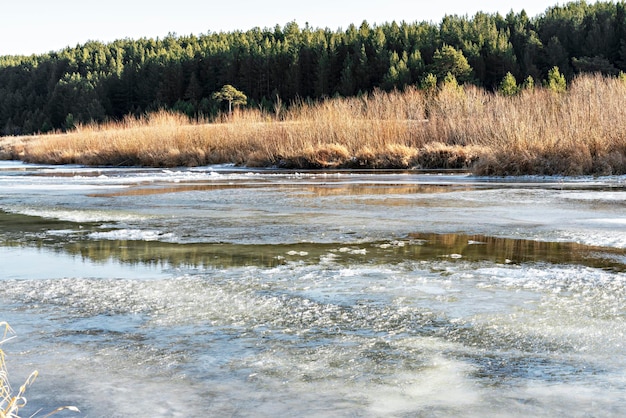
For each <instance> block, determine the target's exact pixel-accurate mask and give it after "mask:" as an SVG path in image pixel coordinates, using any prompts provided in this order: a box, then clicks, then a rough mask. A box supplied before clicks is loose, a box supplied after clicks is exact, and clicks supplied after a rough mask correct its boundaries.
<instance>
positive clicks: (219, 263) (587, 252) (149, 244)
mask: <svg viewBox="0 0 626 418" xmlns="http://www.w3.org/2000/svg"><path fill="white" fill-rule="evenodd" d="M93 231H99V232H102V231H103V229H102V228H101V226H100V225H98V224H97V223H80V224H77V223H74V222H68V221H59V220H54V219H44V218H39V217H34V216H26V215H18V214H10V213H5V212H0V245H2V246H6V247H20V246H24V247H31V248H51V249H55V250H56V251H63V252H65V253H67V254H69V255H72V256H79V257H82V258H83V259H86V260H89V261H91V262H108V261H111V260H115V261H117V262H120V263H124V264H130V265H133V264H145V265H150V266H168V267H193V268H209V267H214V268H228V267H240V266H260V267H275V266H278V265H282V264H285V263H287V262H292V261H298V262H304V263H320V261H321V260H323V259H325V258H328V257H332V260H333V262H336V263H343V264H352V263H359V264H362V263H368V264H395V263H402V262H405V261H407V260H413V261H419V260H436V259H449V260H466V261H472V262H474V261H490V262H494V263H499V264H510V263H528V262H532V263H541V262H545V263H553V264H581V265H585V266H589V267H597V268H603V269H612V270H614V271H626V250H624V249H619V248H604V247H594V246H588V245H582V244H578V243H572V242H544V241H535V240H527V239H511V238H501V237H491V236H485V235H466V234H434V233H409V234H407V235H406V237H405V238H404V239H400V240H393V241H374V242H362V243H354V244H346V243H313V242H301V243H294V244H255V245H252V244H233V243H175V242H162V241H159V240H158V237H156V239H155V240H151V241H149V240H139V239H138V240H132V239H92V238H90V233H91V232H93Z"/></svg>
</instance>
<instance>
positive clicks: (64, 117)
mask: <svg viewBox="0 0 626 418" xmlns="http://www.w3.org/2000/svg"><path fill="white" fill-rule="evenodd" d="M554 67H558V69H559V74H560V75H561V76H562V77H563V80H564V81H565V82H567V81H569V80H571V79H572V78H573V77H574V76H575V75H576V74H579V73H584V72H594V73H595V72H599V73H603V74H606V75H615V76H616V75H618V74H619V73H620V71H625V70H626V3H625V2H624V0H621V1H619V2H608V1H605V2H603V1H600V2H597V3H593V4H589V3H587V2H585V1H575V2H571V3H567V4H565V5H558V6H554V7H552V8H549V9H548V10H546V12H545V13H544V14H542V15H540V16H537V17H534V18H531V17H529V16H528V15H527V14H526V13H525V12H524V11H522V12H520V13H513V12H511V13H509V14H507V15H506V16H501V15H500V14H486V13H477V14H476V15H475V16H473V17H467V16H446V17H445V18H444V19H443V20H442V21H441V22H440V23H439V24H435V23H431V22H414V23H407V22H401V23H397V22H391V23H385V24H382V25H370V24H368V23H367V22H363V23H362V24H361V25H360V26H358V27H357V26H355V25H350V26H349V27H348V28H347V29H346V30H336V31H332V30H330V29H327V28H326V29H315V28H311V27H309V26H308V25H307V26H305V27H304V28H301V27H299V26H298V25H297V24H296V23H295V22H290V23H287V24H286V25H284V26H283V27H281V26H275V27H274V28H264V29H261V28H253V29H250V30H248V31H245V32H244V31H235V32H230V33H223V32H220V33H210V32H209V33H207V34H202V35H199V36H195V35H189V36H177V35H175V34H170V35H168V36H167V37H165V38H163V39H146V38H142V39H138V40H130V39H124V40H118V41H115V42H112V43H108V44H104V43H101V42H87V43H85V44H83V45H80V46H77V47H74V48H69V47H68V48H65V49H63V50H60V51H56V52H50V53H48V54H43V55H33V56H3V57H0V135H1V134H5V135H16V134H27V133H34V132H47V131H50V130H64V129H71V128H72V127H73V126H78V125H80V124H85V123H89V122H92V121H95V122H102V121H106V120H119V119H122V118H123V117H125V116H126V115H129V114H130V115H141V114H144V113H146V112H151V111H155V110H160V109H174V110H177V111H180V112H183V113H185V114H187V115H189V116H199V115H203V116H209V117H210V116H213V115H216V114H217V113H218V112H219V110H220V103H219V100H220V99H219V97H218V96H214V93H215V92H217V91H219V90H220V89H221V88H222V86H225V85H232V86H237V88H238V89H240V91H241V92H243V93H245V95H246V96H247V103H248V105H250V106H254V107H262V108H265V109H274V108H275V105H276V102H277V100H280V103H288V104H289V103H292V102H294V101H295V100H299V99H312V100H316V99H321V98H324V97H329V96H334V95H343V96H352V95H358V94H360V93H365V92H371V91H374V90H376V89H383V90H393V89H402V88H403V87H405V86H410V85H418V86H425V87H428V86H430V85H431V84H432V81H433V77H436V79H437V80H441V81H442V80H444V79H445V78H446V77H447V75H448V73H450V74H452V75H453V76H454V77H455V78H456V80H457V81H458V82H459V83H460V84H463V83H474V84H476V85H479V86H482V87H485V88H488V89H493V90H497V89H498V88H499V87H500V83H501V82H502V80H503V79H504V78H505V76H506V77H508V76H507V74H509V73H510V74H511V76H513V77H514V78H515V79H517V80H524V79H526V80H549V79H550V76H549V72H550V71H551V70H552V69H553V68H554ZM559 83H561V82H560V81H559ZM559 85H561V84H559ZM523 86H524V87H527V86H528V83H526V82H525V83H524V84H523Z"/></svg>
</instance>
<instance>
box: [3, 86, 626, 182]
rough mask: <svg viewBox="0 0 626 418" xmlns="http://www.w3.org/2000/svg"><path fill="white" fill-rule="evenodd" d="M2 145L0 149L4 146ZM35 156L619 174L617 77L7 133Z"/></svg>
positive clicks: (625, 89)
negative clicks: (514, 91) (550, 86)
mask: <svg viewBox="0 0 626 418" xmlns="http://www.w3.org/2000/svg"><path fill="white" fill-rule="evenodd" d="M1 144H4V145H1ZM0 155H3V156H4V157H5V158H19V159H21V160H24V161H27V162H33V163H48V164H86V165H113V166H151V167H174V166H198V165H207V164H216V163H234V164H237V165H246V166H251V167H261V166H277V167H284V168H300V169H302V168H423V169H450V168H452V169H465V170H471V171H472V172H474V173H476V174H479V175H523V174H539V175H556V174H563V175H583V174H624V173H626V83H625V82H624V81H623V80H622V79H619V78H609V77H603V76H600V75H584V76H579V77H577V78H575V79H574V80H573V81H572V82H571V83H570V86H569V89H568V91H567V92H565V93H554V92H552V91H550V90H547V89H544V88H535V89H530V90H525V91H522V92H521V93H520V94H518V95H516V96H513V97H504V96H501V95H498V94H495V93H491V92H487V91H485V90H484V89H480V88H477V87H474V86H462V87H459V86H456V85H449V86H446V85H444V86H441V87H440V88H438V89H437V90H436V91H435V92H432V91H431V92H428V91H422V90H418V89H416V88H412V87H410V88H407V89H406V90H404V91H402V92H399V91H394V92H383V91H375V92H373V93H371V94H369V95H365V96H362V97H352V98H332V99H327V100H324V101H321V102H314V103H310V102H307V101H300V102H298V103H294V104H293V105H292V106H290V107H289V108H288V109H287V110H282V111H281V112H275V113H264V112H261V111H259V110H258V109H244V110H239V111H237V112H235V113H234V114H233V115H232V116H231V117H228V116H222V117H220V118H218V119H217V120H216V121H211V122H209V121H206V120H200V121H192V120H189V119H188V118H186V117H184V116H181V115H179V114H174V113H169V112H165V111H161V112H157V113H154V114H150V115H146V116H145V117H142V118H130V117H129V118H126V119H124V120H123V121H120V122H111V123H107V124H104V125H88V126H79V127H78V128H77V129H76V130H75V131H72V132H69V133H63V134H51V135H41V136H35V137H27V138H18V139H15V138H13V139H11V140H10V141H9V139H6V138H5V139H4V141H3V142H0Z"/></svg>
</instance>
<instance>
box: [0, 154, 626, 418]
mask: <svg viewBox="0 0 626 418" xmlns="http://www.w3.org/2000/svg"><path fill="white" fill-rule="evenodd" d="M0 266H1V267H0V322H1V321H7V322H9V323H10V324H11V326H12V327H13V328H14V329H15V331H16V333H17V337H16V338H15V339H12V340H11V341H9V342H7V343H6V344H5V345H3V347H2V348H3V349H4V351H6V353H7V363H8V367H9V374H10V376H11V379H12V381H13V382H14V385H15V386H16V387H17V386H19V385H20V384H21V383H22V381H23V380H24V379H25V378H26V377H27V376H28V374H30V372H31V371H32V370H38V371H39V374H40V376H39V378H38V380H37V381H36V382H35V384H34V385H33V386H32V387H30V388H29V389H28V392H27V395H28V398H29V404H28V407H27V411H26V414H24V415H25V416H29V415H30V414H32V413H34V412H35V411H37V410H38V409H39V408H43V411H42V412H48V411H51V410H53V409H55V408H56V407H57V406H62V405H68V404H71V405H75V406H77V407H79V408H80V409H81V411H82V413H81V414H71V413H68V414H67V415H64V416H88V417H129V416H132V417H200V416H242V417H245V416H255V417H257V416H306V417H317V416H338V417H355V416H356V417H379V416H391V417H404V416H465V417H483V416H502V417H508V416H546V417H548V416H555V417H556V416H559V417H560V416H574V417H576V416H581V417H582V416H585V417H586V416H624V415H626V345H625V343H624V341H626V340H625V337H626V335H625V334H626V177H604V178H573V179H568V178H537V177H533V178H505V179H502V178H481V177H472V176H469V175H465V174H428V173H417V172H386V171H381V172H347V171H346V172H327V173H322V172H299V173H296V172H287V171H272V170H257V171H251V170H246V169H239V168H234V167H228V166H220V167H203V168H194V169H177V170H161V169H139V168H136V169H134V168H126V169H115V168H84V167H78V166H58V167H53V166H36V165H26V164H22V163H18V162H6V161H5V162H0ZM44 415H45V414H44ZM57 416H59V415H57Z"/></svg>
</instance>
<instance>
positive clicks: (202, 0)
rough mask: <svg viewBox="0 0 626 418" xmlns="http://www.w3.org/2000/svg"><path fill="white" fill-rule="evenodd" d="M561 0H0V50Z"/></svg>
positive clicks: (323, 24)
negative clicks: (478, 0) (473, 0)
mask: <svg viewBox="0 0 626 418" xmlns="http://www.w3.org/2000/svg"><path fill="white" fill-rule="evenodd" d="M557 4H564V2H559V1H558V0H524V1H521V0H486V1H481V2H472V1H469V0H428V1H421V0H414V1H410V0H384V1H373V0H350V1H341V0H305V1H298V0H264V1H253V0H220V1H214V0H178V1H176V0H167V1H165V0H107V1H102V0H0V55H30V54H42V53H46V52H50V51H58V50H61V49H63V48H65V47H67V46H71V47H74V46H76V45H79V44H84V43H85V42H87V41H90V40H94V41H101V42H105V43H106V42H112V41H114V40H116V39H124V38H130V39H139V38H144V37H145V38H157V37H159V38H163V37H165V36H167V35H168V34H169V33H175V34H178V35H189V34H194V35H201V34H206V33H208V32H220V31H225V32H230V31H233V30H243V31H245V30H248V29H251V28H254V27H260V28H266V27H268V28H273V27H274V26H276V25H277V24H278V25H280V26H284V25H285V24H286V23H288V22H292V21H295V22H296V23H298V25H301V26H304V25H305V24H306V23H307V22H308V23H309V25H310V26H311V27H313V28H330V29H332V30H337V29H339V28H341V29H346V28H347V27H348V26H349V25H350V24H351V23H354V24H355V25H356V26H359V25H360V24H361V22H363V20H367V22H368V23H370V24H382V23H385V22H391V21H393V20H395V21H396V22H401V21H406V22H410V23H412V22H416V21H418V22H421V21H430V22H433V23H439V22H441V19H442V18H443V17H444V16H445V15H454V14H456V15H469V16H470V17H471V16H473V15H474V14H475V13H476V12H478V11H482V12H487V13H496V12H499V13H501V14H502V15H506V14H507V13H508V12H509V11H511V10H513V11H514V12H516V13H518V12H520V11H521V10H522V9H523V10H526V13H528V15H529V16H530V17H535V16H537V15H539V14H542V13H543V12H544V11H545V10H546V9H547V8H549V7H551V6H555V5H557Z"/></svg>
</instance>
